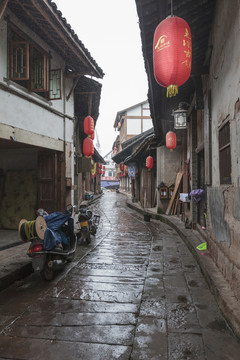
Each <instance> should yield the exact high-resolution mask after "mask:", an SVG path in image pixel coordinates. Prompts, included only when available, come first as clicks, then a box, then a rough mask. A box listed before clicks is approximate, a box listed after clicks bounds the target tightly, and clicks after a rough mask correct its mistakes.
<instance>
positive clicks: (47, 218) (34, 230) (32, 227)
mask: <svg viewBox="0 0 240 360" xmlns="http://www.w3.org/2000/svg"><path fill="white" fill-rule="evenodd" d="M72 213H73V206H72V205H68V206H67V208H66V210H65V211H64V212H63V213H61V212H55V213H52V214H48V213H46V212H45V211H44V210H43V209H38V210H37V218H36V220H34V221H27V220H26V219H22V220H21V221H20V223H19V227H18V231H19V235H20V238H21V239H22V241H24V242H27V241H30V242H31V244H30V246H29V249H28V251H27V255H28V256H29V257H30V258H31V259H32V267H33V269H34V271H35V272H37V273H40V275H41V277H42V278H43V279H44V280H47V281H50V280H52V279H53V277H54V274H55V271H57V270H60V269H62V268H63V267H64V266H65V265H66V264H67V263H68V262H71V261H72V260H73V258H74V255H75V251H76V246H77V238H76V235H75V233H74V221H73V218H72ZM39 214H42V215H39Z"/></svg>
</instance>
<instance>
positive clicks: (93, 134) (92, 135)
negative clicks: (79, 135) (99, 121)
mask: <svg viewBox="0 0 240 360" xmlns="http://www.w3.org/2000/svg"><path fill="white" fill-rule="evenodd" d="M94 138H95V133H94V132H93V133H92V134H91V135H90V139H92V140H94Z"/></svg>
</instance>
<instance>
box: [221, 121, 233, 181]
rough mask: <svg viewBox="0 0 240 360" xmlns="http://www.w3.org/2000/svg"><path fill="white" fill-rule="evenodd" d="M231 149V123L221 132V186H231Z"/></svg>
mask: <svg viewBox="0 0 240 360" xmlns="http://www.w3.org/2000/svg"><path fill="white" fill-rule="evenodd" d="M231 168H232V166H231V147H230V123H229V121H228V122H227V123H226V124H225V125H224V126H223V127H222V128H221V129H220V130H219V171H220V184H231V182H232V180H231Z"/></svg>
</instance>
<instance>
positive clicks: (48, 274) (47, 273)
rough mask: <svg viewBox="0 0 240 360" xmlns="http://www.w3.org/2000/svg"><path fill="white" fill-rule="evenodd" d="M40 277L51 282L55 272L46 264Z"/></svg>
mask: <svg viewBox="0 0 240 360" xmlns="http://www.w3.org/2000/svg"><path fill="white" fill-rule="evenodd" d="M40 275H41V277H42V279H43V280H46V281H51V280H52V279H53V276H54V272H53V269H52V268H50V267H48V265H47V264H45V265H44V268H43V270H42V271H41V272H40Z"/></svg>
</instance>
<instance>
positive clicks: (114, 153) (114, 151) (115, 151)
mask: <svg viewBox="0 0 240 360" xmlns="http://www.w3.org/2000/svg"><path fill="white" fill-rule="evenodd" d="M116 153H117V148H116V146H115V147H114V150H113V155H116Z"/></svg>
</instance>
